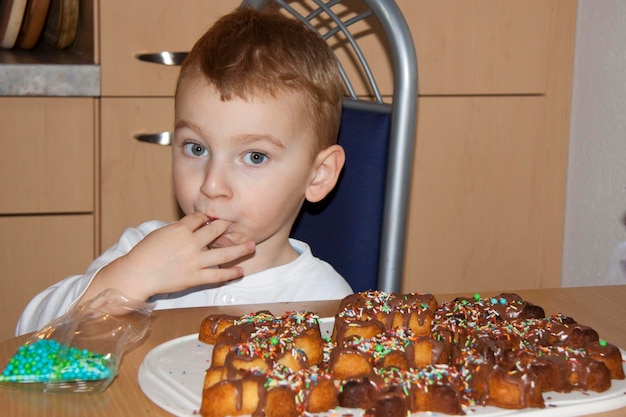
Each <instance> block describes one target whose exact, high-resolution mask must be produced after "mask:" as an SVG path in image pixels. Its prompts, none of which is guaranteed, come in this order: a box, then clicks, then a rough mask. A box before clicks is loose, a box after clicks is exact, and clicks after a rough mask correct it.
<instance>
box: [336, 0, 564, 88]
mask: <svg viewBox="0 0 626 417" xmlns="http://www.w3.org/2000/svg"><path fill="white" fill-rule="evenodd" d="M554 1H560V0H524V1H519V0H437V1H433V0H396V3H397V4H398V6H399V7H400V9H401V10H402V12H403V15H404V17H405V19H406V21H407V23H408V24H409V27H410V30H411V34H412V36H413V40H414V43H415V49H416V52H417V60H418V68H419V87H420V94H421V95H444V94H454V95H456V94H541V93H545V91H546V80H547V78H546V77H547V67H548V59H549V53H548V51H549V48H550V42H549V40H550V32H549V31H550V24H551V22H552V19H553V15H554V13H555V11H554V4H553V3H554ZM339 7H341V6H337V8H339ZM574 7H575V4H574ZM351 28H352V29H354V30H355V33H357V36H356V37H357V38H358V41H359V43H360V45H361V47H362V49H363V53H364V54H365V55H366V57H368V60H369V61H368V62H369V64H370V65H371V69H372V71H373V73H374V75H375V76H376V79H377V82H378V83H379V88H380V90H381V91H382V93H383V95H390V94H391V93H392V92H393V82H392V80H393V77H392V68H391V64H390V62H391V58H390V54H389V52H387V51H386V46H385V45H384V44H382V43H381V42H380V39H381V36H382V35H381V33H382V29H381V28H380V27H379V26H377V25H374V26H373V25H371V24H369V23H368V24H365V23H359V24H357V25H354V26H351ZM336 46H337V47H338V48H339V50H340V51H343V49H342V47H343V48H345V47H346V42H338V43H337V45H336ZM348 50H349V49H348ZM338 55H339V56H340V57H345V56H346V55H347V53H344V52H339V53H338ZM341 60H342V62H343V63H344V65H346V66H347V67H346V70H347V72H348V73H349V74H353V73H354V70H353V67H352V66H351V64H350V61H351V60H350V59H345V58H342V59H341ZM352 61H354V60H352ZM351 80H353V81H355V89H356V90H357V91H358V92H360V93H363V92H366V91H367V89H366V87H365V84H364V83H359V80H358V79H355V78H351Z"/></svg>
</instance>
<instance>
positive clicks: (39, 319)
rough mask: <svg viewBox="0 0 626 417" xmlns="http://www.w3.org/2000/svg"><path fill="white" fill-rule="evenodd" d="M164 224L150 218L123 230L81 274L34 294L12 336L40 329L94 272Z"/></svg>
mask: <svg viewBox="0 0 626 417" xmlns="http://www.w3.org/2000/svg"><path fill="white" fill-rule="evenodd" d="M165 224H166V223H164V222H161V221H156V220H154V221H150V222H146V223H143V224H141V225H140V226H139V227H136V228H129V229H126V231H124V233H123V234H122V236H121V237H120V240H119V241H118V242H117V243H116V244H115V245H114V246H112V247H111V248H109V249H108V250H107V251H105V252H104V253H103V254H102V255H100V256H99V257H98V258H96V259H95V260H94V261H93V262H92V263H91V264H90V265H89V267H88V268H87V271H86V272H85V273H84V274H83V275H72V276H70V277H67V278H65V279H64V280H62V281H59V282H57V283H56V284H54V285H51V286H50V287H48V288H46V289H45V290H43V291H42V292H40V293H39V294H37V295H36V296H35V297H34V298H33V299H32V300H31V301H30V302H29V303H28V305H27V306H26V308H25V309H24V311H23V312H22V315H21V316H20V319H19V321H18V322H17V327H16V329H15V335H16V336H19V335H21V334H24V333H29V332H33V331H36V330H39V329H41V328H42V327H43V326H45V325H46V324H48V323H49V322H50V321H52V320H54V319H55V318H57V317H59V316H61V315H63V314H65V313H67V312H68V311H69V310H70V309H71V308H72V307H74V305H75V304H76V302H77V301H78V300H79V299H80V298H81V297H82V295H83V294H84V293H85V291H86V290H87V287H89V284H91V281H92V280H93V279H94V277H95V276H96V275H97V274H98V272H99V271H100V270H101V269H102V268H103V267H105V266H106V265H108V264H109V263H111V262H112V261H114V260H115V259H117V258H119V257H121V256H123V255H125V254H127V253H128V252H129V251H130V250H131V249H132V248H133V247H134V246H135V245H136V244H137V243H139V242H140V241H141V240H142V239H143V238H145V237H146V236H147V235H148V234H149V233H150V232H152V231H154V230H156V229H158V228H160V227H163V226H164V225H165Z"/></svg>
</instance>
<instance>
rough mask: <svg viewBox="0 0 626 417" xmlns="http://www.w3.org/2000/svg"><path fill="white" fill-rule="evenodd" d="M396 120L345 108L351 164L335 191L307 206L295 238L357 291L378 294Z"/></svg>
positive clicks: (344, 140)
mask: <svg viewBox="0 0 626 417" xmlns="http://www.w3.org/2000/svg"><path fill="white" fill-rule="evenodd" d="M389 128H390V115H389V114H388V113H384V112H376V111H369V110H365V109H360V108H350V107H346V106H344V108H343V114H342V119H341V127H340V131H339V138H338V142H339V144H340V145H341V146H343V148H344V150H345V152H346V163H345V166H344V169H343V172H342V175H341V177H340V179H339V183H338V184H337V187H336V188H335V190H334V191H333V192H332V193H331V194H330V195H328V196H327V198H325V199H324V200H322V201H321V202H318V203H315V204H311V203H305V206H304V207H303V210H302V212H301V214H300V217H299V219H298V220H297V222H296V224H295V225H294V229H293V233H292V236H293V237H294V238H296V239H299V240H302V241H304V242H306V243H308V244H309V245H310V246H311V250H312V251H313V254H314V255H315V256H317V257H319V258H321V259H323V260H325V261H326V262H328V263H330V264H331V265H332V266H333V267H334V268H335V269H336V270H337V272H339V273H340V274H341V275H343V277H344V278H345V279H346V280H347V281H348V283H349V284H350V286H351V287H352V289H353V290H354V291H365V290H373V289H376V288H378V282H377V281H378V267H379V265H378V264H379V254H380V242H381V231H382V222H383V207H384V200H385V178H386V172H387V156H388V143H389Z"/></svg>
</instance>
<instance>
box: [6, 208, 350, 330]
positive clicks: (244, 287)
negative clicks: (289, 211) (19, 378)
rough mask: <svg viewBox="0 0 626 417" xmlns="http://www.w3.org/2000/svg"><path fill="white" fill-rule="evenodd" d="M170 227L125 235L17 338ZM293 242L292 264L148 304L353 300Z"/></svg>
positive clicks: (50, 295) (55, 293) (31, 315)
mask: <svg viewBox="0 0 626 417" xmlns="http://www.w3.org/2000/svg"><path fill="white" fill-rule="evenodd" d="M165 225H167V223H165V222H162V221H158V220H153V221H149V222H146V223H143V224H141V225H140V226H139V227H136V228H130V229H127V230H126V231H125V232H124V233H123V234H122V236H121V237H120V240H119V241H118V242H117V244H116V245H114V246H112V247H111V248H110V249H108V250H107V251H106V252H104V253H103V254H102V255H100V256H99V257H98V258H96V259H95V260H94V261H93V262H92V263H91V264H90V265H89V267H88V268H87V272H86V273H85V274H84V275H73V276H70V277H68V278H65V279H64V280H62V281H60V282H58V283H56V284H54V285H52V286H50V287H48V288H47V289H45V290H44V291H42V292H41V293H39V294H37V295H36V296H35V297H34V298H33V299H32V300H31V301H30V302H29V303H28V305H27V306H26V309H25V310H24V311H23V312H22V315H21V317H20V319H19V321H18V323H17V328H16V330H15V334H16V336H18V335H21V334H24V333H28V332H32V331H36V330H39V329H41V328H42V327H43V326H44V325H46V324H47V323H49V322H50V321H52V320H53V319H55V318H57V317H59V316H61V315H63V314H65V313H66V312H67V311H68V310H70V309H71V308H72V307H74V304H75V303H76V301H77V300H79V299H80V297H81V296H82V295H83V293H84V292H85V290H86V289H87V287H88V286H89V284H90V283H91V281H92V280H93V278H94V277H95V276H96V274H97V273H98V271H100V269H102V267H104V266H105V265H107V264H109V263H110V262H112V261H113V260H115V259H117V258H119V257H120V256H123V255H125V254H126V253H128V252H129V251H130V250H131V249H132V248H133V247H134V246H135V245H136V244H137V243H139V242H140V241H141V240H142V239H143V238H145V237H146V236H147V235H148V234H149V233H150V232H152V231H154V230H156V229H159V228H161V227H163V226H165ZM289 242H290V243H291V245H292V246H293V248H294V249H295V250H296V251H297V252H298V253H300V256H299V257H298V258H297V259H295V260H294V261H292V262H290V263H288V264H286V265H281V266H277V267H275V268H270V269H267V270H265V271H261V272H258V273H256V274H252V275H248V276H245V277H243V278H242V279H239V280H235V281H230V282H228V283H225V284H219V285H208V286H203V287H197V288H192V289H188V290H186V291H181V292H177V293H171V294H158V295H156V296H153V297H151V298H150V299H149V300H148V301H154V302H156V306H155V309H166V308H181V307H201V306H211V305H228V304H256V303H271V302H281V301H313V300H333V299H341V298H343V297H345V296H347V295H349V294H352V289H351V288H350V285H349V284H348V283H347V282H346V281H345V280H344V279H343V277H342V276H341V275H339V273H337V271H335V270H334V269H333V267H332V266H330V265H329V264H328V263H326V262H324V261H322V260H321V259H319V258H316V257H314V256H313V254H312V253H311V248H309V246H308V245H307V244H306V243H304V242H300V241H298V240H295V239H290V240H289Z"/></svg>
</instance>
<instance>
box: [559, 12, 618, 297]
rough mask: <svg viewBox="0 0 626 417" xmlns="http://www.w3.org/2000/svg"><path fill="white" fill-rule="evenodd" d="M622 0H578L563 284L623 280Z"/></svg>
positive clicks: (609, 282)
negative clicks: (621, 263)
mask: <svg viewBox="0 0 626 417" xmlns="http://www.w3.org/2000/svg"><path fill="white" fill-rule="evenodd" d="M625 109H626V1H623V0H579V1H578V16H577V27H576V49H575V61H574V82H573V90H572V113H571V129H570V148H569V167H568V180H567V197H566V209H565V229H564V247H563V267H562V285H563V286H575V285H599V284H616V283H620V284H626V269H624V268H625V267H626V265H622V266H620V262H626V261H625V260H626V227H625V225H624V222H625V220H624V216H625V215H624V213H625V212H626V133H625V132H626V110H625Z"/></svg>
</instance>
